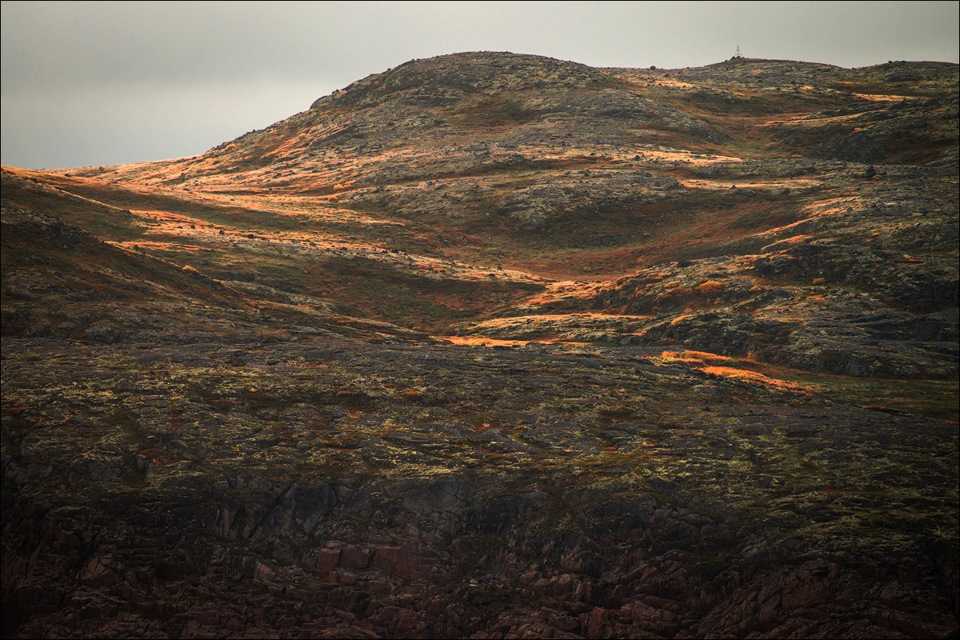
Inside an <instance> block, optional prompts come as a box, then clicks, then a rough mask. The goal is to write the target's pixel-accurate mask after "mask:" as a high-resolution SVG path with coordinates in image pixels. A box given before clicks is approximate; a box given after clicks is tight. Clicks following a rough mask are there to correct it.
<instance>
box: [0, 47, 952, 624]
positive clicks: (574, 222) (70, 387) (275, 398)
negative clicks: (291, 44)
mask: <svg viewBox="0 0 960 640" xmlns="http://www.w3.org/2000/svg"><path fill="white" fill-rule="evenodd" d="M957 86H958V74H957V65H941V64H933V63H889V64H887V65H879V66H876V67H866V68H863V69H842V68H839V67H833V66H830V65H821V64H811V63H802V62H793V61H781V60H753V59H744V58H737V59H733V60H729V61H725V62H722V63H719V64H716V65H710V66H707V67H701V68H695V69H674V70H661V69H595V68H590V67H587V66H584V65H580V64H577V63H573V62H565V61H559V60H553V59H550V58H543V57H539V56H526V55H515V54H509V53H491V52H474V53H463V54H455V55H449V56H441V57H438V58H430V59H425V60H414V61H410V62H408V63H405V64H403V65H400V66H399V67H396V68H394V69H391V70H388V71H386V72H384V73H381V74H375V75H373V76H369V77H367V78H364V79H362V80H359V81H358V82H356V83H354V84H352V85H350V86H349V87H346V88H345V89H343V90H341V91H337V92H334V93H333V94H331V95H329V96H325V97H323V98H320V99H319V100H317V101H316V102H314V104H313V105H312V106H311V107H310V108H309V109H308V110H306V111H304V112H302V113H299V114H296V115H294V116H291V117H290V118H288V119H286V120H283V121H281V122H278V123H275V124H273V125H270V126H268V127H266V128H265V129H262V130H259V131H253V132H250V133H248V134H246V135H244V136H241V137H239V138H237V139H236V140H232V141H228V142H225V143H223V144H222V145H219V146H217V147H215V148H213V149H211V150H209V151H208V152H206V153H204V154H201V155H198V156H195V157H192V158H186V159H180V160H171V161H163V162H154V163H141V164H137V165H124V166H117V167H106V168H103V167H100V168H96V169H74V170H66V171H50V172H39V171H29V170H25V169H16V168H9V169H8V168H5V169H4V171H3V192H2V199H3V202H2V223H3V233H2V243H3V252H2V263H3V264H2V267H3V271H2V314H3V315H2V318H3V345H2V355H3V360H2V369H3V376H2V390H3V402H2V429H0V436H2V448H0V454H2V473H3V483H2V492H0V497H2V509H3V522H2V527H3V536H2V551H3V554H2V576H3V580H2V590H0V591H2V594H0V595H2V601H3V625H4V626H3V635H4V637H22V638H32V637H145V638H146V637H150V638H182V637H189V638H194V637H291V638H358V637H359V638H381V637H402V638H409V637H416V638H447V637H468V638H470V637H472V638H542V637H550V638H611V637H652V638H695V637H709V638H715V637H721V638H722V637H754V638H759V637H763V638H767V637H794V638H798V637H804V638H806V637H824V638H836V637H851V638H855V637H859V638H863V637H870V638H903V637H923V638H942V637H952V636H951V634H953V635H954V636H955V635H956V633H957V628H958V627H957V615H958V609H957V606H958V604H957V602H958V601H957V592H958V582H957V580H958V569H957V567H958V556H957V539H958V538H957V535H958V533H957V522H958V518H957V516H958V513H957V504H958V495H957V486H958V464H960V463H958V437H957V435H958V434H957V428H956V425H957V406H958V400H957V366H958V365H957V363H958V353H960V351H958V298H957V285H958V275H957V274H958V249H957V246H958V244H957V243H958V236H960V233H958V230H960V225H958V202H957V190H958V172H957V154H956V149H957V135H958V134H957V119H956V104H957V99H956V95H957Z"/></svg>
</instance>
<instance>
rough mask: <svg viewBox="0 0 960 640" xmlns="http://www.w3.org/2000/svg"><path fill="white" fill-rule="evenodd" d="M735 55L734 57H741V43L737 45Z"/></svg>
mask: <svg viewBox="0 0 960 640" xmlns="http://www.w3.org/2000/svg"><path fill="white" fill-rule="evenodd" d="M733 57H734V58H739V57H740V45H739V44H738V45H737V55H735V56H733Z"/></svg>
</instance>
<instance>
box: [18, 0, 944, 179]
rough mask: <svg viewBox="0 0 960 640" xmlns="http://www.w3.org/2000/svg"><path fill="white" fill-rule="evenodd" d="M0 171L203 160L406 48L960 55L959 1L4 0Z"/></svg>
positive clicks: (643, 59)
mask: <svg viewBox="0 0 960 640" xmlns="http://www.w3.org/2000/svg"><path fill="white" fill-rule="evenodd" d="M2 6H3V15H2V22H0V24H2V35H3V43H2V49H3V50H2V72H3V87H2V93H3V109H2V156H3V158H2V159H3V163H4V164H16V165H21V166H29V167H63V166H79V165H99V164H112V163H118V162H131V161H137V160H156V159H163V158H171V157H178V156H185V155H192V154H195V153H200V152H202V151H204V150H206V149H207V148H209V147H211V146H213V145H216V144H218V143H220V142H223V141H224V140H228V139H232V138H234V137H236V136H238V135H240V134H242V133H244V132H246V131H249V130H250V129H258V128H262V127H264V126H266V125H268V124H270V123H272V122H275V121H277V120H279V119H281V118H284V117H286V116H288V115H291V114H293V113H296V112H298V111H302V110H304V109H306V108H307V107H308V106H309V104H310V103H311V102H312V101H313V100H315V99H316V98H318V97H319V96H321V95H324V94H327V93H329V92H330V91H332V90H334V89H337V88H339V87H342V86H345V85H347V84H349V83H350V82H352V81H354V80H356V79H359V78H361V77H363V76H365V75H368V74H370V73H376V72H379V71H383V70H384V69H387V68H389V67H395V66H397V65H398V64H400V63H402V62H405V61H406V60H409V59H411V58H425V57H429V56H434V55H439V54H443V53H452V52H456V51H477V50H492V51H514V52H519V53H536V54H541V55H547V56H552V57H556V58H564V59H568V60H576V61H578V62H583V63H586V64H591V65H595V66H649V65H652V64H653V65H657V66H660V67H683V66H694V65H703V64H709V63H712V62H717V61H719V60H722V59H725V58H729V57H730V55H731V54H733V52H734V49H735V48H736V46H737V44H740V45H741V47H742V48H743V54H744V55H745V56H749V57H768V58H790V59H802V60H811V61H816V62H829V63H833V64H838V65H842V66H865V65H869V64H877V63H881V62H886V61H887V60H944V61H950V62H957V58H958V18H957V16H958V3H957V2H902V3H901V2H892V3H886V2H873V3H857V2H851V3H846V2H843V3H827V2H811V3H806V2H789V3H759V2H731V3H719V2H717V3H702V4H701V3H696V2H693V3H686V2H649V3H572V2H570V3H568V2H564V3H557V4H546V3H530V4H527V3H507V4H495V3H486V2H485V3H477V4H474V3H467V2H451V3H339V2H331V3H280V2H270V3H262V4H260V3H248V2H240V3H199V2H190V3H182V4H181V3H173V2H163V3H156V4H154V3H140V2H137V3H106V2H95V3H83V2H67V3H53V2H51V3H42V2H37V3H27V2H23V3H21V2H3V4H2Z"/></svg>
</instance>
